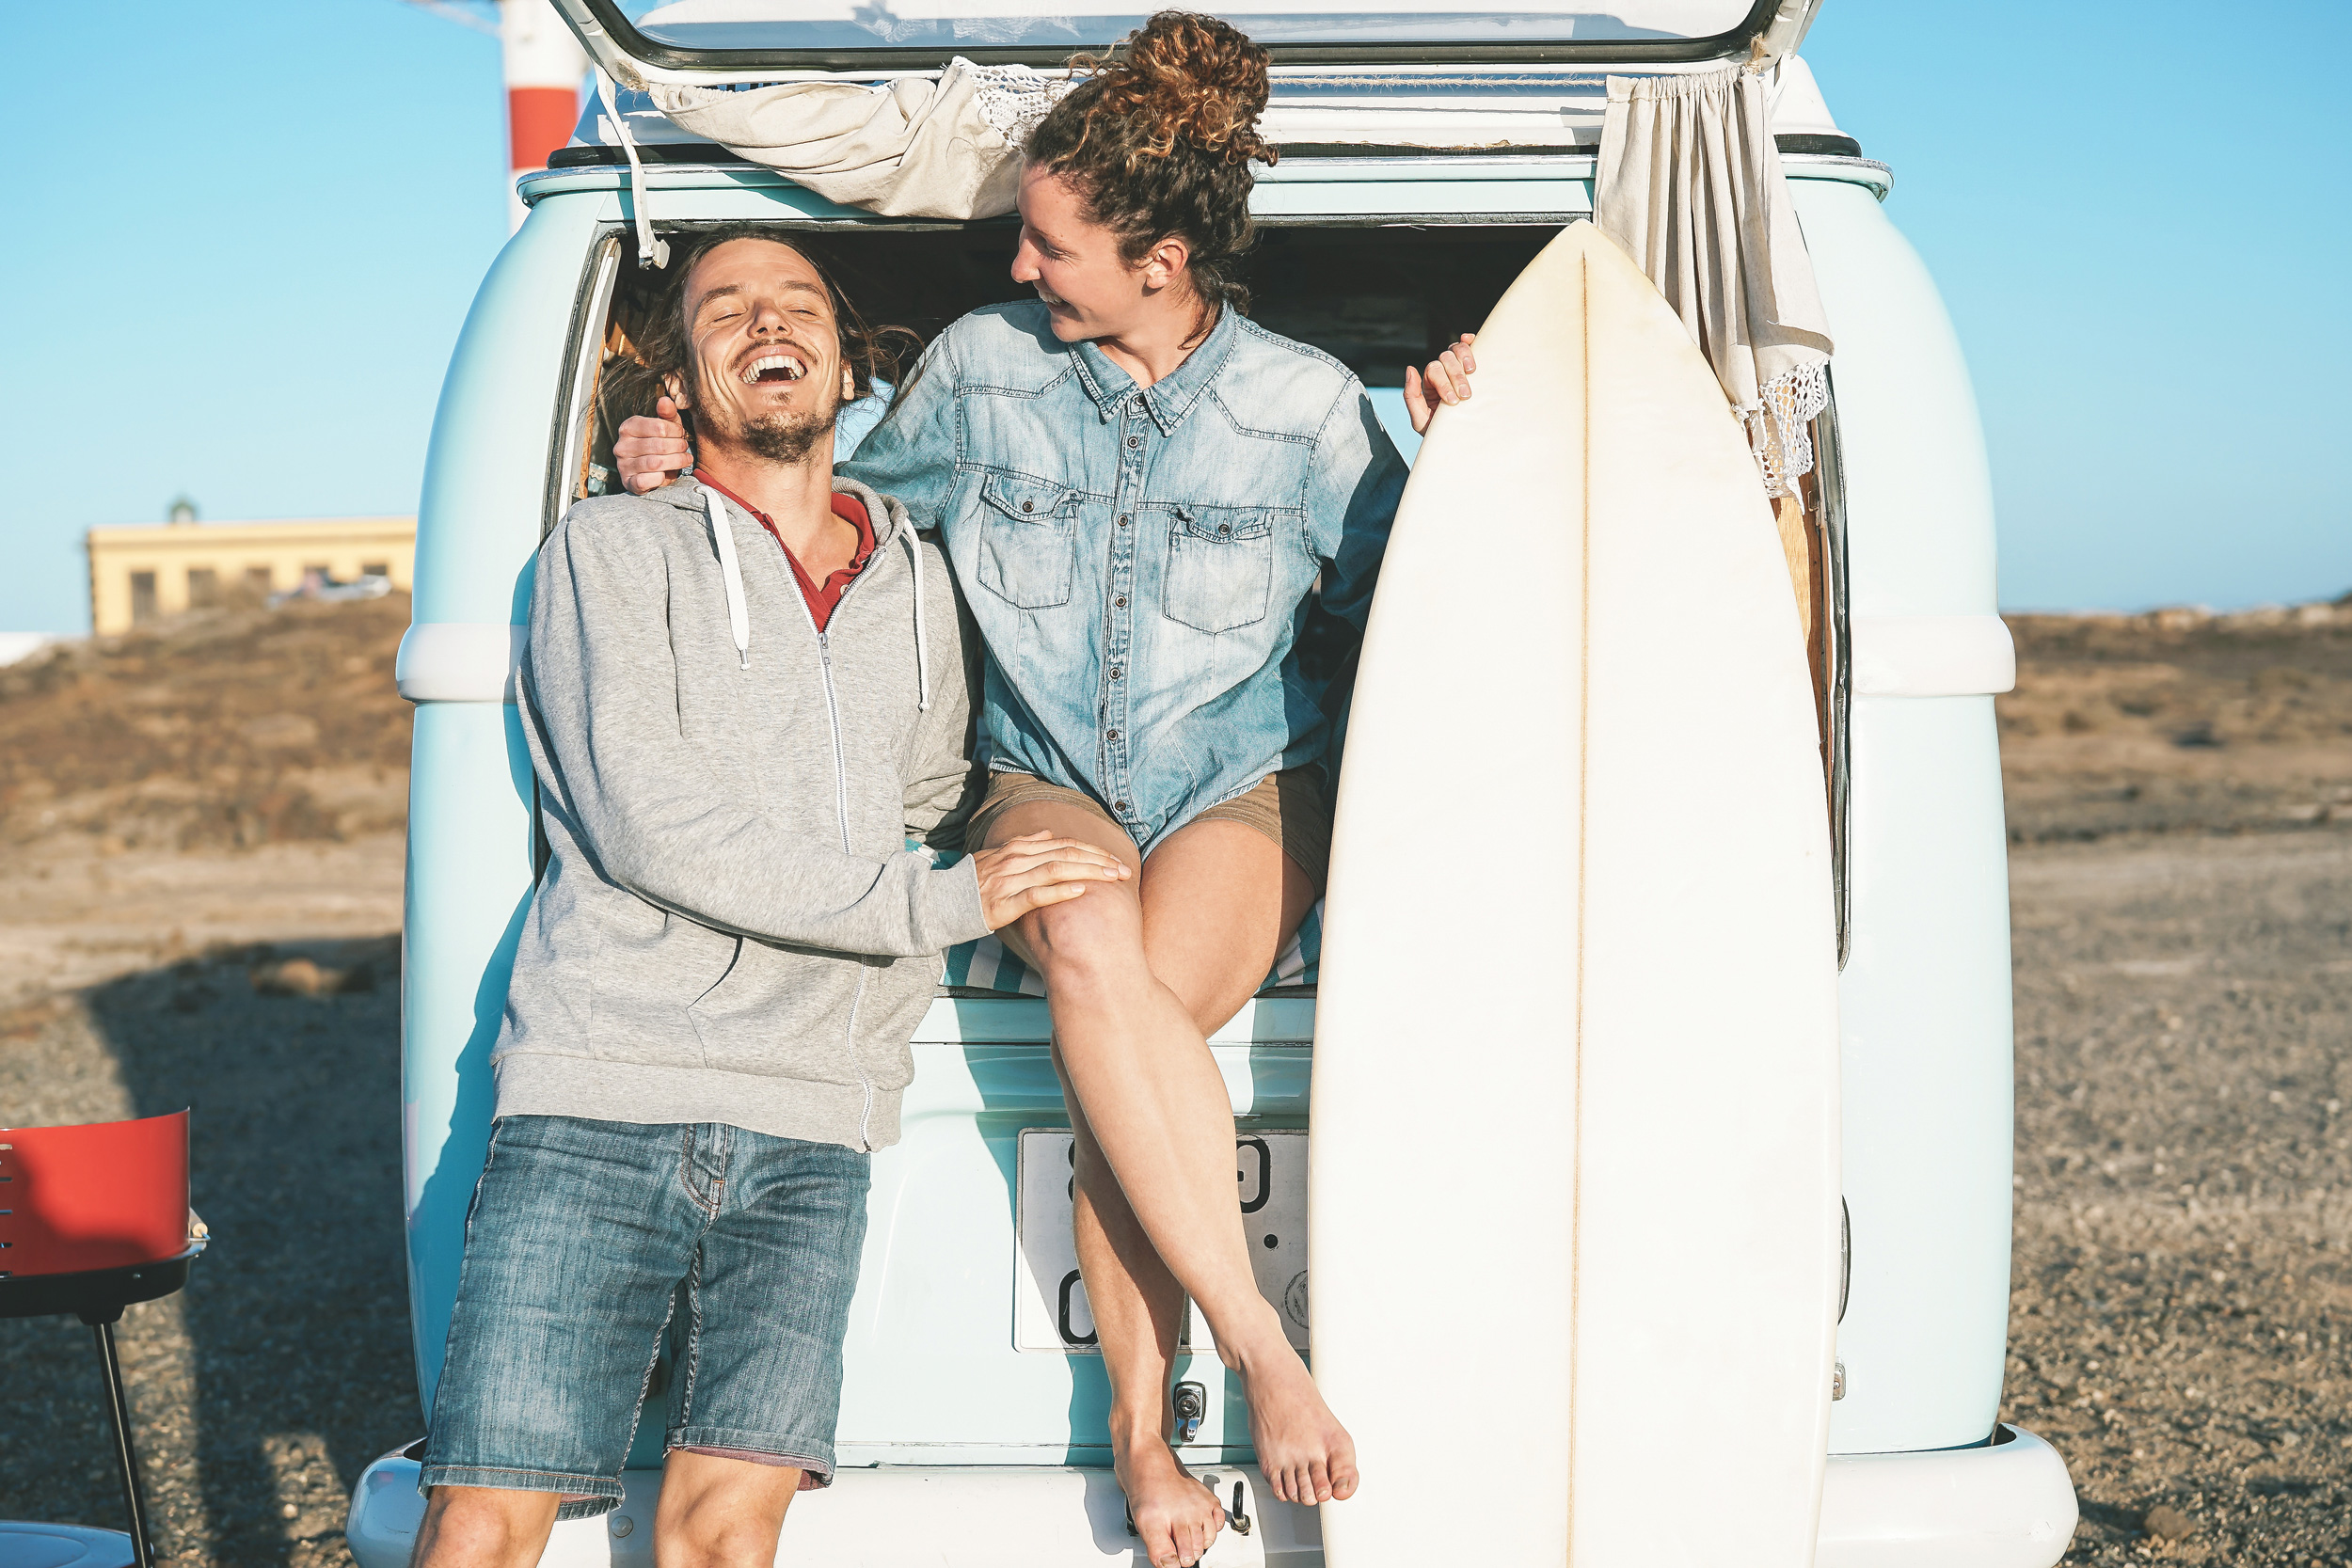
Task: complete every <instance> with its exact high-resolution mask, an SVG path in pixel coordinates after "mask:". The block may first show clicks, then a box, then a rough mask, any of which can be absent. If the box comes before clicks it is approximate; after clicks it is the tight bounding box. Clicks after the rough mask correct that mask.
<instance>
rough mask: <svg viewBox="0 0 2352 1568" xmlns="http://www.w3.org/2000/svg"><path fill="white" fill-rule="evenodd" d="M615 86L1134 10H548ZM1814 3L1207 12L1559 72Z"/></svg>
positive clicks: (1775, 35) (1707, 58)
mask: <svg viewBox="0 0 2352 1568" xmlns="http://www.w3.org/2000/svg"><path fill="white" fill-rule="evenodd" d="M554 5H555V8H556V9H557V10H558V11H560V12H562V13H563V15H564V20H565V21H566V22H568V23H569V24H571V27H572V30H573V31H574V32H575V33H577V34H579V35H580V42H581V43H582V44H583V45H584V46H585V47H586V48H587V51H588V54H589V56H590V57H591V58H592V59H594V60H595V61H596V64H597V66H598V67H600V68H601V69H602V70H604V71H606V72H607V73H608V74H610V75H611V76H612V78H613V80H614V81H616V82H619V83H620V84H622V85H623V86H625V87H644V86H645V85H647V84H649V83H655V82H667V83H675V84H679V85H691V84H700V85H704V86H716V85H719V84H722V83H730V82H774V81H783V80H788V79H791V78H794V77H799V76H809V75H834V74H837V75H849V76H866V77H871V76H876V75H887V74H900V73H922V72H929V71H937V70H939V69H941V68H942V67H944V66H946V63H947V62H948V61H949V60H950V59H951V58H953V57H955V56H958V55H961V56H962V57H963V58H965V59H969V60H974V61H977V62H978V63H980V64H982V65H1027V66H1036V67H1041V68H1053V67H1058V66H1060V65H1062V64H1063V63H1064V62H1065V61H1066V60H1068V58H1069V57H1070V55H1073V53H1076V52H1079V51H1083V50H1094V49H1102V48H1105V47H1107V46H1108V45H1110V44H1113V43H1116V42H1117V41H1118V40H1120V38H1122V37H1124V36H1125V35H1126V34H1128V33H1129V32H1131V31H1133V30H1134V29H1135V28H1136V27H1139V26H1141V25H1142V24H1143V21H1144V14H1145V13H1143V12H1141V11H1136V12H1109V13H1103V14H1096V15H1073V14H1071V13H1070V12H1068V11H1067V10H1057V9H1051V8H1048V7H1047V6H1046V5H1045V4H1044V3H1043V0H900V3H899V4H898V5H895V6H894V5H892V4H889V3H887V0H884V3H882V4H871V3H861V0H677V3H676V4H674V5H667V6H661V7H658V8H655V9H653V10H650V11H647V12H646V13H645V14H644V16H642V17H640V18H639V19H637V20H636V21H634V22H632V21H630V20H629V18H628V14H627V13H626V12H625V11H624V10H623V8H622V6H621V4H620V0H554ZM1819 9H1820V0H1616V3H1615V4H1614V5H1612V6H1610V7H1609V8H1606V9H1602V8H1580V7H1576V6H1531V7H1528V8H1505V7H1502V6H1499V5H1497V4H1495V3H1494V0H1486V3H1484V4H1481V3H1480V0H1414V3H1413V4H1410V5H1405V4H1395V3H1391V4H1387V5H1383V4H1381V3H1379V0H1369V3H1367V0H1341V3H1329V0H1327V3H1325V4H1320V5H1318V4H1316V3H1315V0H1304V3H1302V0H1280V3H1277V4H1268V5H1266V7H1265V8H1264V9H1263V10H1262V9H1260V8H1258V6H1257V4H1255V3H1253V4H1251V5H1248V6H1234V5H1227V6H1220V7H1219V8H1217V14H1218V15H1219V16H1221V17H1223V18H1224V19H1225V20H1226V21H1228V22H1231V23H1232V24H1233V25H1235V26H1237V27H1239V28H1241V29H1242V30H1243V31H1244V32H1247V33H1248V35H1249V36H1250V37H1251V38H1253V39H1255V40H1258V41H1259V42H1260V43H1263V44H1264V45H1265V46H1266V48H1267V50H1268V51H1269V52H1270V54H1271V55H1272V56H1273V63H1274V65H1275V67H1276V68H1277V69H1278V71H1279V70H1284V69H1288V68H1296V67H1305V68H1325V69H1327V68H1330V67H1355V68H1359V69H1360V68H1368V67H1369V68H1377V67H1404V68H1407V69H1410V68H1414V67H1431V66H1440V67H1443V66H1454V67H1460V66H1479V65H1485V66H1521V67H1525V66H1566V67H1576V68H1583V69H1588V70H1589V69H1594V68H1599V69H1615V70H1626V71H1643V70H1675V69H1683V70H1689V69H1692V68H1693V67H1698V68H1704V67H1707V66H1713V65H1728V64H1731V63H1734V62H1736V61H1743V60H1749V59H1754V58H1759V57H1760V58H1763V59H1767V60H1773V59H1778V58H1780V57H1781V56H1782V55H1788V54H1789V53H1792V52H1793V51H1794V50H1795V49H1796V47H1797V44H1798V42H1799V40H1802V39H1803V38H1804V30H1805V28H1806V27H1807V26H1808V25H1810V24H1811V23H1812V20H1813V17H1814V14H1815V13H1816V12H1817V11H1818V10H1819Z"/></svg>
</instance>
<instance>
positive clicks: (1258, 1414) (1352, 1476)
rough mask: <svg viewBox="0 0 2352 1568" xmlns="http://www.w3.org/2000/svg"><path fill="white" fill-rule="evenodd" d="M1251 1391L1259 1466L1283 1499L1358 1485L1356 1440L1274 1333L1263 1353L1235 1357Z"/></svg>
mask: <svg viewBox="0 0 2352 1568" xmlns="http://www.w3.org/2000/svg"><path fill="white" fill-rule="evenodd" d="M1238 1360H1239V1363H1240V1364H1239V1366H1238V1367H1237V1369H1236V1370H1238V1371H1240V1373H1241V1375H1242V1379H1243V1382H1244V1384H1245V1386H1246V1387H1247V1389H1248V1395H1249V1435H1250V1438H1251V1440H1252V1441H1254V1442H1255V1443H1256V1444H1257V1447H1258V1468H1259V1469H1261V1470H1263V1471H1264V1472H1265V1480H1266V1484H1267V1485H1268V1486H1270V1487H1272V1488H1273V1489H1274V1495H1275V1496H1276V1497H1279V1498H1280V1499H1281V1500H1282V1501H1284V1502H1286V1503H1304V1504H1314V1503H1327V1502H1330V1501H1333V1500H1334V1499H1338V1500H1342V1501H1344V1500H1345V1499H1346V1498H1348V1497H1352V1496H1354V1494H1355V1491H1356V1481H1357V1474H1356V1442H1355V1439H1354V1438H1352V1437H1350V1436H1348V1434H1347V1429H1346V1428H1345V1427H1343V1426H1342V1425H1340V1423H1339V1418H1337V1417H1336V1416H1333V1415H1332V1414H1331V1407H1330V1406H1329V1405H1327V1404H1325V1403H1324V1402H1323V1394H1322V1392H1321V1390H1319V1389H1317V1388H1316V1387H1315V1380H1314V1379H1313V1378H1312V1377H1311V1376H1309V1375H1308V1372H1307V1368H1306V1364H1305V1363H1304V1362H1302V1361H1300V1360H1299V1359H1298V1353H1297V1352H1296V1351H1295V1350H1293V1349H1291V1348H1290V1345H1289V1344H1288V1343H1287V1342H1286V1341H1284V1340H1282V1339H1280V1338H1277V1339H1275V1341H1274V1342H1273V1344H1272V1345H1271V1346H1269V1347H1268V1349H1267V1351H1266V1353H1265V1354H1263V1356H1247V1355H1245V1356H1242V1357H1239V1358H1238Z"/></svg>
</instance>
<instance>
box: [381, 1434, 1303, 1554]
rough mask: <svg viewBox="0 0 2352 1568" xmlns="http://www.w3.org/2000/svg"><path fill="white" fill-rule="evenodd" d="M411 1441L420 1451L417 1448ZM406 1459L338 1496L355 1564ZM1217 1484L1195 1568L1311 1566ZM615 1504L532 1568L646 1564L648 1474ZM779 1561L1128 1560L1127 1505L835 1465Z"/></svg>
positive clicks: (395, 1493)
mask: <svg viewBox="0 0 2352 1568" xmlns="http://www.w3.org/2000/svg"><path fill="white" fill-rule="evenodd" d="M419 1446H420V1447H421V1445H419ZM417 1469H418V1465H417V1461H416V1460H415V1459H413V1458H411V1457H409V1452H408V1451H403V1452H400V1453H389V1454H386V1455H385V1456H384V1457H383V1458H381V1459H379V1460H377V1461H376V1462H375V1463H374V1464H373V1465H369V1466H368V1467H367V1470H366V1471H365V1473H363V1474H362V1475H361V1476H360V1477H359V1484H358V1487H357V1488H355V1489H354V1490H353V1492H352V1495H351V1518H350V1521H349V1523H348V1524H347V1525H346V1526H345V1527H344V1533H345V1536H346V1538H347V1539H348V1540H349V1542H350V1544H351V1555H352V1557H353V1558H354V1559H356V1560H358V1564H359V1568H407V1565H408V1555H409V1550H410V1548H411V1547H413V1546H414V1545H415V1544H416V1539H417V1527H418V1525H419V1524H420V1523H421V1522H422V1521H423V1518H424V1499H423V1498H422V1497H420V1496H419V1495H418V1493H417ZM1195 1469H1196V1471H1197V1472H1198V1473H1199V1474H1200V1476H1201V1477H1202V1479H1204V1480H1205V1479H1207V1478H1209V1477H1211V1476H1215V1477H1216V1478H1217V1480H1218V1481H1220V1482H1221V1484H1220V1485H1219V1486H1218V1487H1217V1496H1218V1497H1219V1499H1220V1500H1221V1501H1223V1502H1224V1503H1225V1504H1226V1505H1227V1507H1228V1508H1229V1509H1230V1508H1231V1507H1232V1500H1233V1486H1234V1483H1235V1482H1236V1481H1238V1482H1240V1483H1241V1484H1242V1486H1243V1488H1244V1503H1245V1509H1246V1512H1247V1513H1248V1515H1249V1527H1250V1528H1249V1533H1248V1534H1247V1535H1243V1534H1241V1533H1239V1532H1238V1531H1236V1530H1234V1529H1232V1528H1230V1527H1229V1528H1227V1529H1225V1530H1224V1531H1222V1532H1221V1533H1220V1534H1219V1535H1218V1536H1217V1540H1216V1545H1215V1546H1214V1547H1212V1548H1211V1549H1210V1552H1209V1555H1208V1556H1207V1557H1205V1558H1203V1559H1202V1560H1201V1568H1320V1565H1321V1563H1322V1561H1323V1531H1322V1528H1321V1526H1320V1524H1319V1522H1318V1521H1317V1519H1316V1517H1315V1512H1314V1510H1313V1509H1311V1508H1294V1507H1292V1506H1291V1505H1289V1504H1287V1503H1278V1502H1276V1501H1274V1499H1273V1498H1272V1497H1271V1496H1270V1495H1268V1494H1267V1492H1266V1491H1265V1478H1264V1477H1263V1475H1261V1474H1260V1473H1259V1472H1258V1469H1257V1467H1256V1466H1255V1465H1196V1466H1195ZM621 1482H622V1485H623V1486H624V1487H626V1488H627V1489H628V1496H627V1497H624V1498H623V1499H622V1502H621V1506H620V1507H618V1508H616V1509H614V1510H613V1511H612V1513H607V1514H604V1515H603V1516H601V1517H599V1518H595V1519H571V1520H566V1521H564V1523H561V1524H559V1525H557V1526H556V1527H555V1534H554V1536H553V1538H552V1539H550V1540H549V1541H548V1550H547V1555H546V1556H545V1557H543V1558H541V1559H540V1563H541V1568H652V1565H653V1515H654V1502H655V1499H656V1497H659V1495H660V1488H661V1473H660V1471H659V1470H626V1471H623V1472H622V1476H621ZM784 1539H785V1551H784V1552H783V1553H782V1554H781V1557H780V1560H786V1561H792V1562H821V1563H824V1564H826V1565H827V1568H852V1565H862V1568H901V1565H903V1564H909V1563H952V1564H954V1568H1064V1565H1069V1568H1077V1565H1079V1564H1093V1563H1104V1562H1118V1563H1133V1562H1136V1561H1138V1560H1139V1559H1138V1558H1137V1557H1136V1539H1135V1537H1133V1536H1131V1535H1129V1534H1128V1533H1127V1508H1126V1502H1125V1499H1124V1498H1122V1497H1120V1492H1119V1485H1118V1483H1117V1482H1116V1481H1114V1480H1112V1478H1111V1473H1110V1471H1108V1470H1104V1469H1079V1468H1075V1467H1073V1466H1065V1465H1034V1466H1030V1465H963V1466H953V1465H920V1466H918V1465H893V1466H884V1467H882V1468H880V1469H844V1470H840V1471H837V1472H835V1474H834V1482H833V1484H832V1485H831V1486H829V1487H827V1488H826V1489H825V1490H823V1491H821V1492H810V1493H804V1494H803V1495H802V1496H801V1497H799V1498H798V1499H797V1500H796V1501H794V1503H793V1505H792V1512H791V1515H790V1517H789V1519H788V1520H787V1523H786V1525H785V1535H784Z"/></svg>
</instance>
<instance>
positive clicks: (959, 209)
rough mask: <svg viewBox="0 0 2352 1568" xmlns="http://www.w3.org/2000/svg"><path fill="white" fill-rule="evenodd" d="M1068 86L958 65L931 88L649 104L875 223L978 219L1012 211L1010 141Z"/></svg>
mask: <svg viewBox="0 0 2352 1568" xmlns="http://www.w3.org/2000/svg"><path fill="white" fill-rule="evenodd" d="M1070 87H1071V82H1070V80H1069V79H1068V78H1067V77H1065V76H1064V75H1063V74H1062V73H1060V72H1054V73H1050V74H1049V73H1046V72H1042V71H1030V70H1028V69H1027V68H1026V67H1023V66H978V65H974V64H973V63H972V62H971V61H969V60H966V59H961V58H959V59H956V60H952V61H950V62H949V63H948V66H947V69H946V71H942V72H941V73H940V75H939V79H938V80H937V81H932V80H930V78H928V77H902V78H900V79H898V80H897V81H893V82H885V83H882V84H880V85H877V86H866V85H864V84H861V83H856V82H786V83H782V84H779V85H778V86H775V87H753V88H750V89H748V90H745V91H732V90H729V89H727V88H724V87H666V86H660V85H656V86H655V87H653V88H652V96H653V101H654V104H655V106H656V107H657V108H659V109H660V111H661V112H662V113H663V114H665V115H667V116H669V117H670V119H673V120H675V122H676V123H677V124H678V125H679V126H680V127H681V128H683V129H684V130H687V131H690V132H691V133H692V134H693V135H697V136H702V137H705V138H707V139H708V140H710V141H714V142H717V143H718V144H719V145H720V146H722V147H723V148H725V149H726V150H728V151H730V152H733V153H734V154H736V156H738V157H739V158H743V159H746V160H748V161H750V162H752V163H755V164H764V165H766V166H768V167H770V168H772V169H775V170H777V171H778V172H780V173H783V174H787V175H789V176H790V177H791V178H792V179H793V180H794V181H795V182H798V183H800V184H803V185H806V186H807V187H808V188H809V189H810V190H813V191H815V192H816V193H817V194H818V195H819V196H821V197H823V198H826V199H827V200H829V201H837V202H839V203H841V204H842V205H843V206H845V207H862V208H864V209H865V210H866V211H867V212H869V213H879V214H882V215H884V216H886V217H926V218H984V217H995V216H997V215H998V214H1004V213H1009V212H1011V211H1012V210H1013V198H1014V195H1015V193H1016V191H1017V190H1018V188H1019V185H1020V180H1021V151H1020V146H1021V139H1022V137H1023V136H1024V135H1026V134H1027V131H1028V128H1029V126H1031V125H1033V124H1035V123H1036V122H1037V120H1038V119H1040V118H1041V117H1042V116H1043V115H1044V113H1045V111H1046V110H1047V109H1049V108H1051V107H1052V106H1053V104H1054V102H1055V101H1056V100H1057V99H1058V98H1059V97H1060V96H1061V95H1062V94H1063V93H1064V92H1067V91H1068V90H1069V89H1070Z"/></svg>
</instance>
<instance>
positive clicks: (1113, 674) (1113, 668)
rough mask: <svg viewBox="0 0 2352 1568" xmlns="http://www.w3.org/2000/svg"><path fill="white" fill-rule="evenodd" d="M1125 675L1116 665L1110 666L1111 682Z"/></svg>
mask: <svg viewBox="0 0 2352 1568" xmlns="http://www.w3.org/2000/svg"><path fill="white" fill-rule="evenodd" d="M1125 673H1126V672H1125V671H1124V670H1121V669H1120V667H1119V666H1118V665H1116V664H1114V665H1112V666H1111V679H1113V680H1117V679H1119V677H1120V676H1121V675H1123V674H1125Z"/></svg>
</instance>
